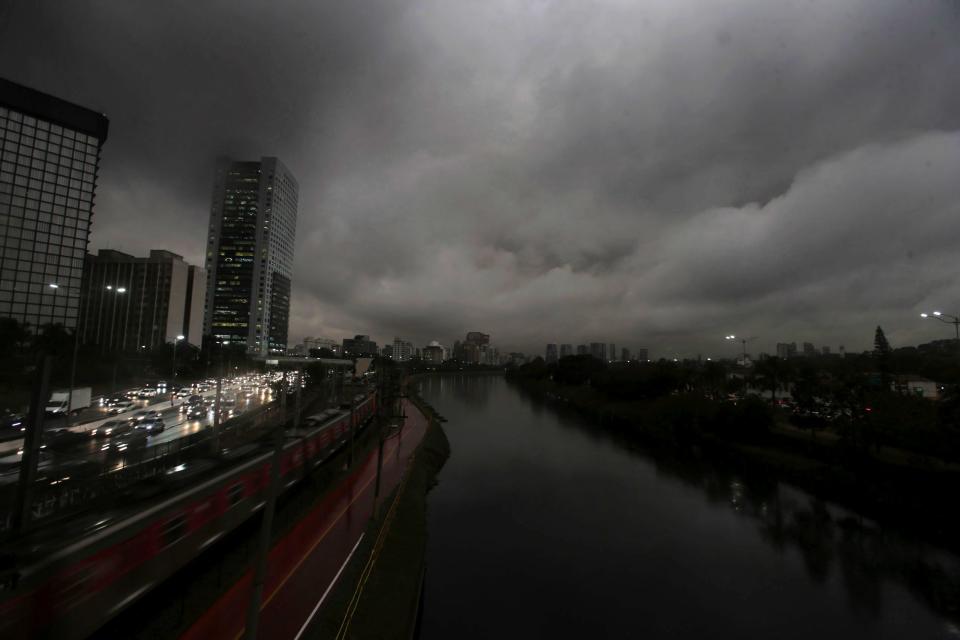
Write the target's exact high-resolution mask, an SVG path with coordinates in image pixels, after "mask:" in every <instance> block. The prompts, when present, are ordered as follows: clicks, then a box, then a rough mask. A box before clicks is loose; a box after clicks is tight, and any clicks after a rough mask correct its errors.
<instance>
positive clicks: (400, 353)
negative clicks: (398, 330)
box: [393, 336, 413, 362]
mask: <svg viewBox="0 0 960 640" xmlns="http://www.w3.org/2000/svg"><path fill="white" fill-rule="evenodd" d="M412 358H413V343H412V342H407V341H406V340H402V339H401V338H400V337H399V336H396V337H394V338H393V359H394V360H396V361H397V362H406V361H407V360H410V359H412Z"/></svg>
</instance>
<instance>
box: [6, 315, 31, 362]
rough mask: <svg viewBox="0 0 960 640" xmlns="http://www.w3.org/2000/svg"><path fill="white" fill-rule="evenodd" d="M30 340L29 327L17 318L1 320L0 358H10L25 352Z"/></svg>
mask: <svg viewBox="0 0 960 640" xmlns="http://www.w3.org/2000/svg"><path fill="white" fill-rule="evenodd" d="M29 339H30V332H29V331H28V330H27V327H26V326H25V325H23V324H20V322H18V321H17V320H16V319H15V318H0V357H2V358H9V357H10V356H12V355H14V354H16V353H19V352H21V351H22V350H23V345H24V344H26V342H27V341H28V340H29Z"/></svg>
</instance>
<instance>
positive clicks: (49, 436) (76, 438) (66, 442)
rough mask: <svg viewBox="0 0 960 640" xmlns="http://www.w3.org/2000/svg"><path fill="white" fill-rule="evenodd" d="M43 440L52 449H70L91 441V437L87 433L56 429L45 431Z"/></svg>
mask: <svg viewBox="0 0 960 640" xmlns="http://www.w3.org/2000/svg"><path fill="white" fill-rule="evenodd" d="M43 441H44V444H46V445H47V448H48V449H50V450H51V451H70V450H71V449H76V448H77V447H79V446H81V445H84V444H86V443H87V442H89V438H88V437H87V435H86V434H85V433H79V432H77V431H70V430H69V429H56V430H55V431H48V432H46V433H44V434H43Z"/></svg>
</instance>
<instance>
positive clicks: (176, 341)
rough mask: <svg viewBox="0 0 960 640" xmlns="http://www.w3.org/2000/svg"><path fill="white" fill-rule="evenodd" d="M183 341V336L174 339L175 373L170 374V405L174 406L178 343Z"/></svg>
mask: <svg viewBox="0 0 960 640" xmlns="http://www.w3.org/2000/svg"><path fill="white" fill-rule="evenodd" d="M181 340H183V336H177V337H176V338H174V339H173V371H171V372H170V404H171V405H173V398H174V393H175V392H174V390H173V388H174V386H175V383H176V381H177V343H178V342H180V341H181Z"/></svg>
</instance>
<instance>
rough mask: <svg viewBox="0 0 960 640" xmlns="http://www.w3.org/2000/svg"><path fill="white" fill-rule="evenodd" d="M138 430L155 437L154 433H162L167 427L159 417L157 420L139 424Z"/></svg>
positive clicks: (148, 419) (151, 419) (153, 419)
mask: <svg viewBox="0 0 960 640" xmlns="http://www.w3.org/2000/svg"><path fill="white" fill-rule="evenodd" d="M136 428H137V429H139V430H141V431H144V432H146V433H149V434H150V435H153V434H154V433H160V432H161V431H163V430H164V429H165V428H166V425H165V424H163V420H161V419H160V418H159V417H157V418H147V419H146V420H143V421H141V422H139V423H137V427H136Z"/></svg>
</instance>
